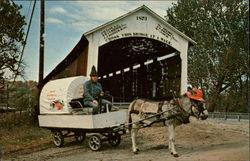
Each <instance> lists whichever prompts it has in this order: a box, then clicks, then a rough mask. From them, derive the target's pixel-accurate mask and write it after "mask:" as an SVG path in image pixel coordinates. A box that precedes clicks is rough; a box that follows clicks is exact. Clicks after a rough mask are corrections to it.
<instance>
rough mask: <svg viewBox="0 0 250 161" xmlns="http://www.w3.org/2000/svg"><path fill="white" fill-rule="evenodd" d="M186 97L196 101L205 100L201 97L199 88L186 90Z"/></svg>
mask: <svg viewBox="0 0 250 161" xmlns="http://www.w3.org/2000/svg"><path fill="white" fill-rule="evenodd" d="M186 95H187V97H189V98H191V99H194V100H197V101H201V102H204V101H205V100H204V99H203V98H202V96H203V92H202V90H200V89H193V91H191V92H187V93H186Z"/></svg>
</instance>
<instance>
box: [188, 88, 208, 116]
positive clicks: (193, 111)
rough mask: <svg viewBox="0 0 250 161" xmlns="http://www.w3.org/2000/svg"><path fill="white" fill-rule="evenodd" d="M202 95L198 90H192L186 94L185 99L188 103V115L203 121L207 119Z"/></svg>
mask: <svg viewBox="0 0 250 161" xmlns="http://www.w3.org/2000/svg"><path fill="white" fill-rule="evenodd" d="M202 96H203V93H202V91H201V90H199V89H194V90H191V91H188V92H187V93H186V97H187V98H188V99H189V101H190V107H191V108H190V109H189V113H190V115H191V116H194V117H196V118H198V119H201V120H205V119H207V117H208V111H207V108H206V104H205V100H204V99H203V98H202Z"/></svg>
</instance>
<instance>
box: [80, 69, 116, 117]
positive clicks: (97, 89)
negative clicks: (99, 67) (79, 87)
mask: <svg viewBox="0 0 250 161" xmlns="http://www.w3.org/2000/svg"><path fill="white" fill-rule="evenodd" d="M83 88H84V105H85V106H91V107H92V108H93V114H98V113H99V111H100V108H101V107H100V104H102V105H104V107H106V105H108V107H109V110H111V108H112V103H111V102H110V101H108V100H106V99H103V98H102V97H103V96H104V92H103V90H102V85H101V84H100V83H99V82H98V74H97V71H96V68H95V66H93V67H92V69H91V73H90V80H88V81H87V82H85V83H84V85H83Z"/></svg>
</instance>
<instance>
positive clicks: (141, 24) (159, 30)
mask: <svg viewBox="0 0 250 161" xmlns="http://www.w3.org/2000/svg"><path fill="white" fill-rule="evenodd" d="M194 44H195V42H194V41H193V40H192V39H190V38H189V37H187V36H186V35H184V34H183V33H181V32H180V31H178V30H177V29H176V28H174V27H173V26H171V25H170V24H169V23H167V22H166V21H165V20H164V19H163V18H161V17H160V16H159V15H157V14H156V13H155V12H153V11H152V10H150V9H149V8H148V7H146V6H144V5H143V6H141V7H139V8H137V9H135V10H133V11H131V12H128V13H127V14H125V15H122V16H120V17H118V18H116V19H114V20H112V21H110V22H108V23H106V24H103V25H101V26H99V27H97V28H94V29H93V30H90V31H88V32H86V33H84V34H83V36H82V37H81V39H80V41H79V42H78V43H77V45H76V46H75V47H74V49H73V50H72V51H71V52H70V53H69V54H68V56H66V58H65V59H64V60H63V61H62V62H61V63H59V64H58V65H57V66H56V68H55V69H54V70H53V71H52V72H51V73H49V74H48V75H47V76H46V77H45V79H44V80H43V82H42V84H45V83H46V82H48V81H49V80H52V79H58V78H65V77H71V76H79V75H84V76H89V74H90V70H91V67H92V66H93V65H95V66H96V67H97V70H98V73H99V81H100V82H101V83H102V85H103V88H104V90H106V91H110V93H111V94H112V95H113V96H114V98H115V101H119V102H124V101H131V100H132V99H134V98H135V97H143V98H150V99H158V100H160V99H165V98H171V96H172V94H171V92H170V91H176V92H177V93H179V94H183V93H185V92H186V90H187V64H188V63H187V54H188V48H189V47H190V46H191V45H194Z"/></svg>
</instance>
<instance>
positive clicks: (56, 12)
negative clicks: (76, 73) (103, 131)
mask: <svg viewBox="0 0 250 161" xmlns="http://www.w3.org/2000/svg"><path fill="white" fill-rule="evenodd" d="M14 2H15V3H16V4H19V5H22V7H23V8H22V9H21V14H22V15H24V16H25V17H26V22H27V24H28V22H29V19H30V14H31V11H32V7H33V4H34V1H14ZM172 3H176V1H45V40H44V41H45V49H44V50H45V51H44V77H46V75H47V74H49V73H50V72H51V71H52V70H53V69H54V68H55V67H56V65H58V64H59V63H60V62H61V61H62V60H63V59H64V58H65V57H66V56H67V55H68V54H69V53H70V51H71V50H72V49H73V48H74V46H75V45H76V44H77V42H78V41H79V40H80V38H81V36H82V35H83V34H84V33H85V32H87V31H89V30H91V29H94V28H96V27H98V26H100V25H102V24H104V23H107V22H109V21H111V20H113V19H115V18H117V17H120V16H121V15H123V14H126V13H127V12H130V11H132V10H134V9H136V8H138V7H140V6H142V5H146V6H147V7H149V8H150V9H151V10H153V11H154V12H156V13H157V14H158V15H160V16H161V17H164V16H166V10H167V9H168V8H169V7H171V6H172ZM27 26H28V25H26V27H25V32H26V31H27ZM39 35H40V1H37V3H36V8H35V11H34V15H33V20H32V24H31V28H30V32H29V35H28V39H27V44H26V47H25V50H24V55H23V60H24V63H25V64H26V67H25V80H34V81H38V68H39V40H40V37H39Z"/></svg>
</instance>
